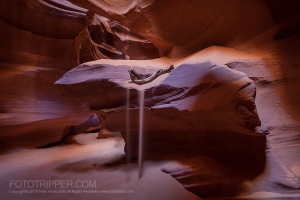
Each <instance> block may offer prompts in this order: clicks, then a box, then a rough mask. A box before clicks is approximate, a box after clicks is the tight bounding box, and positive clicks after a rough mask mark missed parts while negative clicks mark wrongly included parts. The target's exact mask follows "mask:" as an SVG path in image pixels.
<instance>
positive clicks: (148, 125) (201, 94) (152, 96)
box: [55, 54, 268, 157]
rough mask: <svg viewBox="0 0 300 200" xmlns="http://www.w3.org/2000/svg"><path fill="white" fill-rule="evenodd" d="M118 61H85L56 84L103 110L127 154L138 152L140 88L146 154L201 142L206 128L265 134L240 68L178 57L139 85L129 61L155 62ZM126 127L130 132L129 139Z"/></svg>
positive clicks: (250, 87) (149, 70) (214, 131)
mask: <svg viewBox="0 0 300 200" xmlns="http://www.w3.org/2000/svg"><path fill="white" fill-rule="evenodd" d="M195 56H197V54H195ZM190 59H195V58H194V57H190ZM158 61H159V60H158ZM158 61H157V62H158ZM122 63H124V64H121V65H116V63H115V61H109V60H107V61H102V60H99V61H94V62H89V63H85V64H82V65H80V66H78V67H76V68H74V69H72V70H71V71H69V72H67V73H66V74H65V75H64V76H63V77H62V78H61V79H60V80H58V81H57V82H56V83H55V85H56V87H57V88H58V90H59V91H60V92H61V93H62V95H63V96H65V97H67V98H72V99H74V100H77V101H79V102H81V103H84V104H86V105H87V107H88V108H89V110H90V111H91V112H93V113H99V116H100V115H104V116H105V124H106V128H107V129H108V130H110V131H120V132H121V134H122V135H123V137H124V138H125V142H126V145H127V148H128V151H130V152H131V154H132V155H130V156H131V157H136V156H137V146H138V144H137V141H138V130H139V117H140V116H139V101H140V100H139V95H140V94H139V93H140V92H141V91H144V93H145V99H144V100H143V101H144V137H145V139H144V145H145V149H147V150H146V152H145V154H148V153H150V154H151V153H152V151H154V152H156V153H158V152H159V151H161V152H160V153H162V151H165V150H171V149H177V150H178V149H180V148H183V147H185V146H187V145H191V148H192V149H193V148H195V147H193V146H199V144H201V143H204V145H205V143H206V142H204V141H205V140H207V138H211V139H212V138H213V136H209V135H210V134H212V135H213V134H216V135H223V134H225V135H226V134H227V133H229V134H233V135H234V133H237V134H246V135H256V136H259V135H266V134H268V130H267V129H266V128H265V127H263V126H261V122H260V119H259V117H258V115H257V111H256V106H255V93H256V91H255V86H254V84H253V81H252V80H250V79H249V78H248V77H247V76H246V75H245V74H244V73H241V72H238V71H235V70H232V69H230V68H229V67H228V66H222V65H217V64H214V63H212V62H209V61H207V62H203V63H202V62H200V63H194V64H191V63H190V64H187V63H185V62H184V61H182V62H181V64H180V65H178V66H176V65H175V69H174V70H172V71H171V72H170V73H168V74H164V75H162V76H160V77H158V78H157V79H155V80H154V81H153V82H151V83H149V84H144V85H137V84H135V83H131V80H130V78H129V73H128V70H129V69H130V68H131V67H132V68H133V69H135V70H137V71H139V72H143V71H147V73H153V72H154V71H156V70H157V69H158V67H157V66H156V67H151V66H148V67H144V66H143V65H140V66H137V64H138V62H136V65H134V64H133V65H130V61H129V63H128V62H126V61H122ZM127 114H128V115H129V118H130V122H129V124H128V125H127V120H126V115H127ZM127 126H128V127H127ZM127 128H129V129H130V138H131V139H128V140H127V137H126V130H127ZM200 146H201V145H200ZM201 148H202V147H200V149H201ZM186 151H191V149H188V148H186ZM182 153H184V152H182Z"/></svg>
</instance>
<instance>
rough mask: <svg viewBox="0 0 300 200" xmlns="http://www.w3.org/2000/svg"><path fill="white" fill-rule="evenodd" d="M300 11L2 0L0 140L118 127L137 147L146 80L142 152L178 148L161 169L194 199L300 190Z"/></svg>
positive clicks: (299, 5)
mask: <svg viewBox="0 0 300 200" xmlns="http://www.w3.org/2000/svg"><path fill="white" fill-rule="evenodd" d="M299 10H300V1H297V0H248V1H241V0H189V1H183V0H163V1H162V0H88V1H86V0H9V1H8V0H6V1H4V0H3V1H1V2H0V29H1V33H0V77H1V79H0V153H3V154H7V155H8V156H9V155H10V154H12V155H16V154H14V151H15V150H16V149H17V148H32V147H52V146H54V145H57V144H61V143H63V142H64V141H65V142H66V141H67V142H66V143H72V142H73V143H76V141H75V139H74V138H76V136H69V135H75V134H80V133H85V132H90V131H91V130H93V131H95V130H97V131H99V128H100V132H99V135H98V136H99V138H101V139H103V138H105V137H107V138H108V137H113V136H117V135H118V133H116V132H120V133H121V135H122V137H123V138H124V140H125V147H124V150H125V153H126V156H127V159H129V160H135V159H136V158H137V157H138V147H139V145H138V140H139V118H140V114H139V113H140V111H139V109H140V102H139V94H140V91H144V92H145V93H144V94H145V95H144V97H145V98H144V109H143V113H144V124H143V127H144V131H143V141H142V142H143V158H144V159H145V160H146V161H158V160H160V159H162V160H163V159H165V160H172V159H171V157H172V155H174V154H175V155H178V156H182V157H181V158H176V159H177V161H178V163H177V164H175V165H166V166H164V167H162V168H161V171H160V170H159V173H160V174H159V173H157V174H159V175H158V177H157V179H159V180H160V179H161V178H162V177H163V176H167V177H169V178H170V180H171V181H174V182H176V181H175V180H174V179H176V180H177V181H178V182H179V183H181V184H182V185H183V186H184V188H185V189H187V190H188V191H190V192H192V193H193V194H192V193H190V192H187V191H185V192H187V193H189V194H191V195H194V194H196V195H197V196H195V195H194V196H195V199H198V198H221V199H226V198H227V199H233V198H237V199H299V198H300V195H299V194H300V191H299V189H300V180H299V177H300V159H299V155H300V144H299V141H300V131H299V130H300V104H299V102H300V95H299V88H300V56H299V55H300V29H299V26H300V12H299ZM172 65H173V66H174V69H172V70H167V69H168V67H170V66H172ZM161 69H165V70H166V71H167V72H168V73H163V74H162V75H160V73H158V71H159V70H161ZM128 71H130V72H133V73H135V72H136V73H135V74H137V73H139V74H144V75H146V76H145V77H148V78H149V77H150V78H149V80H150V79H151V81H150V82H149V81H148V79H147V80H146V79H144V78H143V77H142V78H139V77H138V78H136V77H134V76H133V77H132V78H133V79H135V78H136V80H138V81H136V82H138V83H139V82H140V79H141V80H142V82H143V83H144V82H146V84H135V83H134V81H133V82H132V80H131V78H130V74H129V73H128ZM155 73H157V74H159V76H158V75H155ZM151 74H152V75H153V74H154V75H153V76H151ZM101 131H102V132H101ZM109 131H113V132H109ZM102 133H106V136H105V137H104V136H103V137H101V134H102ZM68 136H69V137H68ZM81 137H82V138H84V135H82V134H81V135H79V136H78V138H81ZM88 137H89V138H90V139H91V141H92V136H88ZM93 137H94V136H93ZM68 140H72V141H69V142H68ZM73 140H74V141H73ZM112 140H113V139H112ZM96 141H97V140H96V138H95V141H93V142H95V143H96ZM102 141H103V140H98V141H97V142H99V144H101V142H102ZM107 141H109V140H107ZM107 141H106V142H107ZM93 142H92V143H93ZM122 142H123V140H122ZM122 142H121V143H122ZM79 146H80V145H78V146H77V147H76V148H79ZM95 146H96V145H95ZM109 147H110V148H113V143H112V146H109ZM103 148H104V147H103ZM62 149H63V148H62ZM66 149H67V148H66ZM87 149H89V148H87ZM34 150H36V149H34ZM119 150H120V149H119ZM36 151H38V150H36ZM78 151H79V150H78ZM93 151H95V152H96V150H93ZM119 153H120V152H118V154H119ZM121 154H122V153H120V155H121ZM82 155H83V154H82ZM120 155H119V156H120ZM1 156H2V155H1ZM5 156H6V155H5ZM5 156H4V157H5ZM5 158H6V157H5ZM118 158H119V157H118ZM91 159H92V158H91ZM176 159H175V158H174V160H176ZM128 162H129V161H128ZM133 162H134V161H133ZM158 162H159V161H158ZM166 162H167V161H166ZM79 163H80V164H82V165H84V162H79ZM117 164H118V162H117ZM117 164H116V165H117ZM127 164H128V163H127ZM64 166H71V165H64ZM118 167H120V168H122V167H121V166H118ZM36 171H38V170H36ZM146 171H147V169H146ZM3 173H4V174H5V172H3ZM165 173H166V174H169V175H170V176H171V177H173V178H174V179H173V178H171V177H170V176H169V175H166V174H165ZM176 183H177V182H176ZM5 184H6V185H7V183H5ZM103 184H104V185H105V184H106V182H105V181H104V182H103ZM177 184H178V183H177ZM127 186H128V185H127ZM128 187H129V186H128ZM114 189H115V188H114ZM162 190H163V189H162ZM162 193H163V192H162ZM134 195H137V196H133V197H132V199H147V198H152V196H151V197H147V198H146V197H145V196H139V195H140V193H139V192H137V193H134ZM153 195H154V196H153V198H152V199H156V196H155V194H153ZM156 195H158V194H156ZM184 195H185V194H184ZM22 197H23V196H22ZM144 197H145V198H144ZM190 197H191V196H190ZM77 198H79V196H78V197H77ZM130 198H131V197H130ZM157 199H165V198H164V197H163V196H159V195H158V198H157Z"/></svg>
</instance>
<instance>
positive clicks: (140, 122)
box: [139, 90, 145, 178]
mask: <svg viewBox="0 0 300 200" xmlns="http://www.w3.org/2000/svg"><path fill="white" fill-rule="evenodd" d="M144 99H145V91H144V90H140V91H139V106H140V115H139V119H140V121H139V178H141V177H142V174H143V162H142V161H143V160H142V159H143V125H144Z"/></svg>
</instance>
